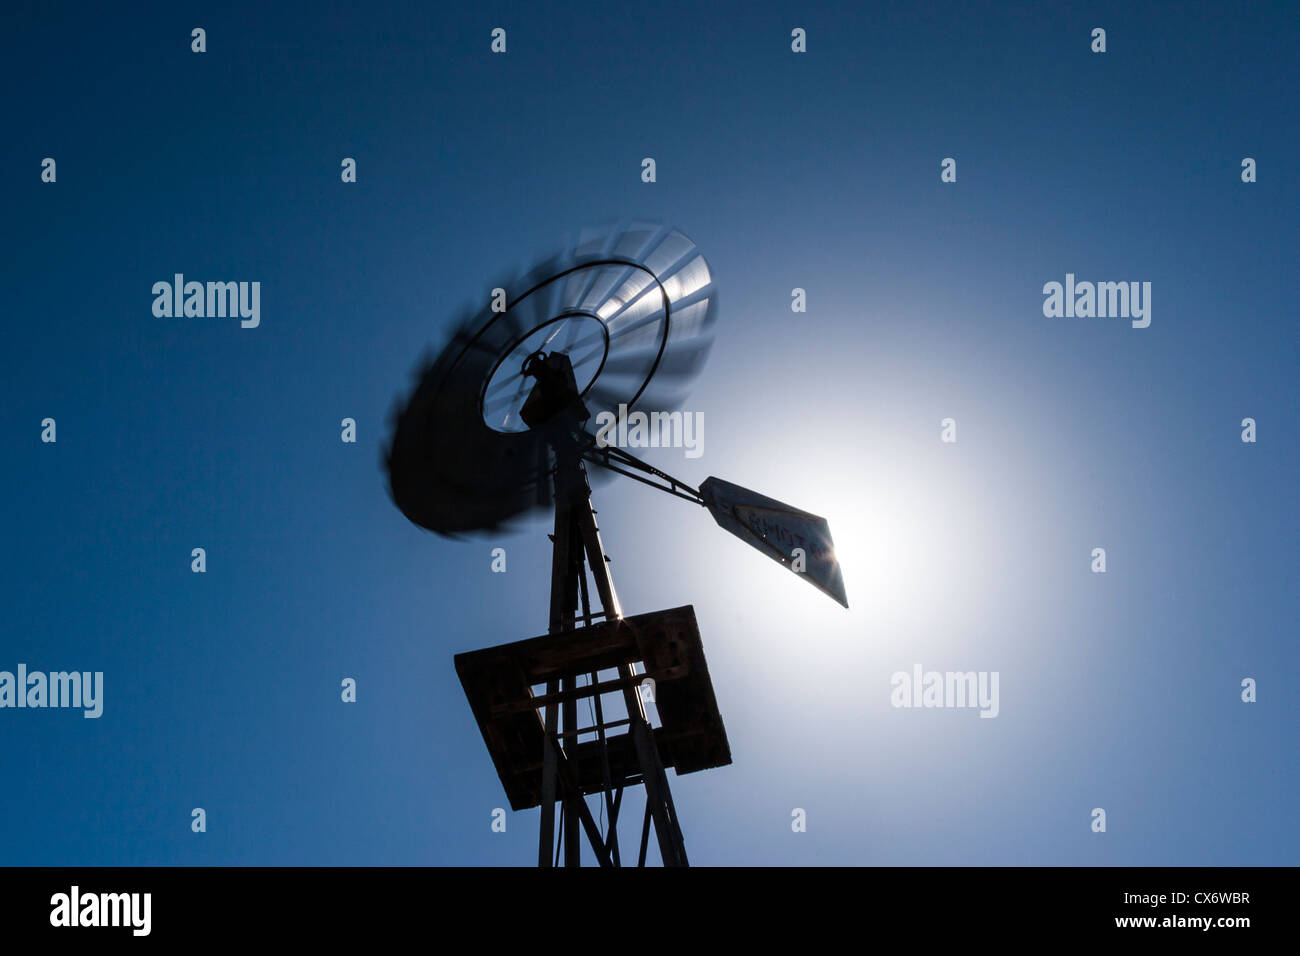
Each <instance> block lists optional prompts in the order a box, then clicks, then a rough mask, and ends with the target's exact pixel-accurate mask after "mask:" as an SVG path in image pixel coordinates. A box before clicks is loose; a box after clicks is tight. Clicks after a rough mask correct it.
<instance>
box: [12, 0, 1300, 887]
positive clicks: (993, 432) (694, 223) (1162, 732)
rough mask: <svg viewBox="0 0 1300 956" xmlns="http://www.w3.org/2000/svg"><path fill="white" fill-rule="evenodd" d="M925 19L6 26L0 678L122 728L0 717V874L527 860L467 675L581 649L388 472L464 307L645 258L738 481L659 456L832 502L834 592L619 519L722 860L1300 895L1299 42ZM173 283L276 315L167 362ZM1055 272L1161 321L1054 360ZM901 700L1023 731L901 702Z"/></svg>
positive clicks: (1185, 23) (346, 18) (1009, 17)
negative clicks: (436, 526) (1047, 308)
mask: <svg viewBox="0 0 1300 956" xmlns="http://www.w3.org/2000/svg"><path fill="white" fill-rule="evenodd" d="M920 6H921V5H914V4H890V5H879V4H861V5H858V4H835V5H814V4H794V3H792V4H772V3H761V2H760V3H749V4H744V5H735V6H721V5H701V4H697V3H666V4H652V5H637V6H636V7H632V6H631V5H628V6H626V7H625V8H623V5H611V4H586V5H578V4H564V5H563V6H562V7H561V6H556V7H553V8H551V9H544V8H543V7H541V6H540V5H537V4H510V5H505V4H500V3H486V4H484V3H476V4H457V5H451V4H421V3H409V4H402V5H396V6H390V5H386V4H375V3H367V4H355V5H338V4H328V5H318V4H301V5H283V4H271V5H265V4H256V5H253V4H217V5H203V4H156V5H152V6H145V5H138V6H133V7H132V8H131V9H126V8H118V7H112V8H108V7H96V8H94V9H92V8H91V5H89V4H82V5H65V4H58V3H53V4H50V3H42V4H39V5H38V4H26V3H23V4H17V5H13V4H11V5H9V6H8V7H7V9H6V13H5V14H4V22H5V26H4V29H3V31H0V33H3V39H2V40H0V44H3V48H2V49H0V52H3V56H0V74H2V75H3V77H4V88H5V89H6V90H7V91H8V93H7V95H6V96H5V98H4V106H3V110H4V122H3V128H4V131H5V137H4V147H3V150H2V151H0V162H2V163H3V170H2V172H3V183H4V186H3V190H4V208H5V211H6V221H7V223H8V232H9V237H10V238H9V241H8V243H7V246H6V253H5V255H4V257H3V261H2V262H0V275H3V289H4V302H5V310H4V312H5V323H4V327H5V330H6V334H7V338H8V341H7V343H6V348H5V352H6V354H7V356H8V361H7V363H6V368H5V374H4V375H3V376H0V390H2V391H0V396H2V398H3V401H2V402H0V434H2V435H4V436H5V440H6V445H7V448H8V454H7V456H6V468H5V470H4V478H3V482H4V491H5V493H4V494H3V495H2V496H0V501H2V502H3V505H2V506H0V507H2V508H3V510H2V511H0V520H3V524H4V527H5V530H6V535H5V538H6V542H7V547H5V549H4V558H3V560H4V563H5V566H4V575H3V580H4V585H3V595H4V607H5V621H4V624H3V626H0V669H8V670H12V669H13V668H14V666H15V665H16V664H17V663H18V662H20V661H21V662H25V663H27V664H28V666H29V667H30V668H33V669H40V670H61V669H77V670H102V671H104V672H105V705H104V715H103V717H102V718H101V719H99V720H85V719H82V717H81V716H80V714H79V713H77V712H70V711H57V710H45V711H33V710H21V711H19V710H3V711H0V768H2V771H0V780H2V783H0V863H10V864H353V863H356V864H387V863H396V864H427V863H435V864H441V863H467V864H529V863H531V862H532V861H533V860H534V859H535V852H536V851H535V845H536V832H537V813H536V811H532V812H529V813H523V814H511V815H510V817H509V824H508V830H507V832H506V833H505V834H494V833H492V832H491V830H490V822H491V816H490V815H491V811H492V809H493V808H494V807H498V806H503V805H504V804H505V799H504V796H503V794H502V791H501V787H500V784H499V782H498V780H497V778H496V775H495V773H494V771H493V768H492V766H491V763H490V761H489V759H488V756H487V753H486V750H485V748H484V746H483V743H482V740H481V738H480V737H479V734H478V731H477V729H476V727H475V725H474V722H473V719H472V717H471V714H470V711H469V707H468V705H467V704H466V702H465V700H464V696H463V693H462V690H461V688H460V685H459V682H458V681H457V679H456V676H455V672H454V670H453V668H452V655H453V654H454V653H456V652H458V651H462V650H468V649H472V648H478V647H484V646H488V645H490V644H494V643H501V642H504V641H508V640H514V639H518V638H523V637H529V636H533V635H535V634H538V633H541V632H542V631H543V630H544V629H545V621H546V603H547V573H548V569H549V555H548V550H547V547H548V546H547V542H546V538H545V530H546V527H545V526H546V521H545V520H544V519H539V520H538V521H536V522H535V523H534V524H532V525H531V526H530V527H526V528H525V529H523V530H522V531H521V532H519V533H516V534H512V535H510V536H503V537H501V538H488V539H483V540H476V541H468V542H451V541H445V540H442V539H439V538H437V537H435V536H432V535H430V534H427V533H425V532H421V531H419V530H418V529H416V528H414V527H413V526H411V525H410V524H409V523H408V522H407V521H406V520H405V519H404V518H403V517H402V516H401V514H400V513H399V512H398V511H397V510H396V509H395V508H394V507H393V506H392V505H391V503H390V502H389V500H388V498H387V496H386V493H385V488H384V481H383V476H382V473H381V470H380V466H379V447H380V444H381V442H382V440H383V438H384V436H385V433H386V428H387V425H386V416H387V413H388V410H389V409H390V407H391V405H392V403H393V401H394V399H395V397H396V396H397V395H398V393H399V392H401V391H402V390H404V389H405V387H406V385H407V382H408V376H409V373H410V371H411V370H412V368H413V366H414V365H415V361H416V357H417V355H418V353H419V352H420V351H421V350H422V349H423V348H424V347H425V346H426V345H427V344H429V343H431V342H434V341H437V340H438V338H439V336H440V335H441V334H442V332H443V330H444V328H445V324H446V322H447V320H448V319H449V318H450V317H451V316H452V315H453V313H454V312H455V311H456V310H457V308H458V307H459V306H460V305H461V304H462V303H465V302H468V301H470V300H474V301H486V295H487V287H488V285H489V284H490V280H492V279H494V278H495V277H496V276H498V275H499V274H500V273H501V270H502V269H503V268H508V267H510V266H511V265H512V264H516V263H518V264H520V265H525V264H529V263H531V262H532V261H533V260H534V259H536V258H537V257H540V256H543V255H545V254H548V253H550V252H553V251H556V250H558V249H559V248H560V246H561V244H562V243H563V241H564V239H565V237H566V236H569V235H572V234H573V233H574V232H575V231H576V230H578V229H579V228H581V227H583V226H586V225H588V224H589V223H592V222H596V221H603V220H607V219H610V218H620V217H626V218H649V219H655V220H660V221H664V222H668V223H672V224H674V225H676V226H678V227H680V228H681V229H682V230H684V231H685V232H686V233H688V234H689V235H690V236H691V237H692V238H693V239H695V241H696V242H697V243H698V244H699V245H700V247H701V249H702V250H703V251H704V253H705V254H706V255H707V256H708V257H709V260H710V263H711V265H712V267H713V269H714V273H715V277H716V280H717V282H718V284H719V290H720V293H721V297H720V301H721V313H720V320H719V325H718V335H717V344H716V348H715V350H714V353H713V354H712V356H711V357H710V359H709V362H708V364H707V365H706V367H705V372H704V376H703V378H702V379H701V381H700V383H699V384H698V386H697V388H696V390H695V392H694V393H693V396H692V398H691V400H690V403H689V404H688V406H687V407H688V409H690V410H692V411H700V412H703V413H704V416H705V421H706V428H705V435H704V438H705V445H704V449H705V453H704V456H703V457H702V458H700V459H696V460H688V459H686V458H685V457H684V456H683V454H682V453H681V452H680V451H671V450H659V451H654V452H649V453H647V455H646V457H647V458H648V459H649V460H650V461H652V462H653V463H654V464H657V465H659V466H660V467H663V468H666V469H668V470H670V471H673V472H674V473H676V474H678V475H679V476H680V477H682V478H683V479H685V480H687V481H693V482H695V483H698V482H699V481H701V480H702V479H703V478H704V477H706V476H707V475H710V474H715V475H718V476H719V477H722V478H726V479H728V480H731V481H736V482H739V483H741V484H744V485H747V486H750V487H754V488H756V489H759V490H761V491H763V492H765V493H767V494H770V495H772V496H774V497H777V498H780V499H782V500H786V501H789V502H791V503H793V504H796V505H798V506H801V507H803V508H806V509H808V510H811V511H814V512H817V513H820V514H824V515H826V516H827V517H828V518H829V519H830V522H831V527H832V530H833V531H834V533H835V536H836V540H837V544H838V545H839V547H840V551H841V556H842V560H843V565H844V576H845V581H846V585H847V588H848V593H849V600H850V604H851V609H850V610H848V611H845V610H844V609H842V608H840V607H838V606H837V605H835V604H833V603H832V602H831V601H829V600H828V599H827V598H826V597H824V596H823V595H821V594H820V593H819V592H817V591H815V590H814V589H813V588H810V587H808V586H807V584H805V583H803V582H800V581H798V580H797V579H795V578H794V577H793V576H791V575H788V574H787V573H786V572H783V571H782V570H781V569H779V568H778V567H776V566H775V565H774V564H772V563H771V562H770V561H769V560H767V559H766V558H764V557H762V556H761V555H759V554H757V553H756V552H751V551H750V550H748V549H746V548H745V546H744V545H743V544H741V543H740V542H739V541H737V540H735V539H734V538H732V537H731V536H729V535H727V534H726V533H725V532H723V531H721V530H720V529H718V528H717V527H716V526H715V525H714V524H713V522H712V520H711V519H710V518H709V517H708V515H707V514H706V513H704V512H703V511H702V510H700V509H696V508H694V507H693V506H691V505H688V504H686V503H683V502H679V501H675V500H673V499H669V498H667V497H665V496H660V495H656V494H655V493H654V492H652V491H650V490H649V489H646V488H643V487H642V486H639V485H635V484H633V483H630V482H629V483H625V485H613V486H608V487H606V488H604V489H602V490H601V491H600V497H599V499H598V503H597V506H598V507H599V508H600V510H601V519H602V532H603V534H604V536H605V539H606V544H607V548H608V550H609V552H610V553H611V555H612V557H613V559H614V563H613V570H614V574H615V580H616V583H617V586H618V588H619V592H620V596H621V598H622V601H623V605H624V608H625V609H626V611H627V612H628V613H639V612H643V611H650V610H655V609H659V608H663V607H674V606H677V605H680V604H686V603H692V604H694V606H695V608H696V612H697V615H698V618H699V622H700V626H701V629H702V633H703V637H704V642H705V648H706V650H707V652H708V655H709V662H710V667H711V671H712V675H713V682H714V687H715V690H716V694H717V698H718V701H719V704H720V706H721V709H722V713H723V715H724V718H725V720H726V724H727V730H728V735H729V738H730V742H731V747H732V751H733V755H734V761H735V762H734V764H733V765H732V766H730V767H727V768H723V769H720V770H715V771H709V772H706V773H702V774H695V775H691V776H687V777H674V778H673V784H674V797H675V800H676V803H677V807H678V809H679V811H680V813H681V816H682V820H683V826H684V830H685V836H686V841H687V848H688V850H689V852H690V854H691V858H692V861H693V862H695V863H703V864H728V863H741V864H750V863H778V864H813V863H839V864H857V863H882V864H1283V863H1285V864H1295V863H1297V862H1300V839H1297V828H1296V825H1295V818H1294V813H1295V807H1296V805H1297V803H1298V802H1300V801H1298V800H1297V797H1298V796H1300V794H1298V793H1297V789H1298V787H1297V761H1298V757H1297V753H1298V751H1297V747H1296V730H1297V726H1300V706H1298V705H1297V699H1296V693H1295V681H1296V675H1297V672H1298V671H1300V667H1298V665H1300V659H1298V658H1300V654H1298V652H1297V650H1296V647H1297V643H1296V624H1295V622H1296V619H1297V611H1298V610H1300V607H1298V606H1300V590H1297V589H1296V587H1295V585H1294V579H1295V577H1296V571H1297V553H1296V543H1297V532H1298V531H1300V527H1298V523H1300V522H1298V516H1300V509H1298V507H1297V504H1298V502H1297V491H1296V489H1297V465H1298V464H1300V458H1298V456H1297V450H1296V437H1295V436H1296V430H1297V427H1298V426H1300V407H1298V404H1297V401H1296V394H1295V381H1296V369H1297V360H1298V359H1300V346H1298V335H1297V330H1296V324H1295V323H1296V316H1295V304H1296V285H1295V283H1296V274H1297V273H1296V262H1295V257H1296V250H1297V248H1298V247H1300V243H1298V241H1297V240H1298V239H1300V235H1298V230H1297V226H1296V210H1297V209H1298V208H1300V203H1298V202H1297V199H1298V191H1300V187H1298V186H1297V176H1296V174H1295V169H1294V164H1295V160H1296V157H1297V155H1300V143H1298V142H1297V134H1296V129H1297V111H1296V101H1295V96H1294V92H1295V90H1296V88H1297V79H1298V77H1297V73H1298V72H1300V71H1298V70H1297V66H1296V64H1297V63H1300V26H1298V20H1300V18H1298V17H1297V14H1296V9H1295V6H1294V5H1293V4H1290V3H1277V4H1252V5H1248V6H1244V7H1243V6H1238V5H1231V4H1223V5H1204V4H1195V3H1193V4H1172V3H1171V4H1166V5H1160V6H1153V5H1148V4H1132V3H1113V4H1051V5H1038V4H1021V5H1006V4H997V5H978V4H971V5H962V6H961V7H957V6H956V5H953V6H952V7H948V6H947V5H945V6H944V7H943V9H933V10H932V9H929V8H926V9H918V7H920ZM1044 7H1050V9H1044ZM195 26H202V27H204V28H205V29H206V30H207V34H208V52H207V53H205V54H203V55H195V54H192V53H191V52H190V50H189V43H190V41H189V32H190V29H191V28H192V27H195ZM497 26H501V27H504V28H506V29H507V30H508V42H509V52H508V53H507V54H506V55H505V56H492V55H490V54H489V52H488V44H489V31H490V30H491V29H492V28H493V27H497ZM795 26H802V27H804V28H805V29H806V30H807V31H808V48H809V52H808V53H807V54H806V55H802V56H797V55H794V54H792V53H791V52H790V46H789V42H790V41H789V36H790V30H791V29H792V28H793V27H795ZM1095 26H1101V27H1104V28H1105V29H1106V30H1107V33H1108V47H1109V50H1108V52H1107V53H1106V54H1105V55H1094V54H1092V53H1091V52H1090V51H1089V33H1090V30H1091V29H1092V28H1093V27H1095ZM46 156H51V157H54V158H55V159H56V160H57V162H58V182H57V183H56V184H54V185H47V184H42V183H41V182H40V180H39V173H40V161H41V159H42V158H43V157H46ZM344 156H352V157H355V158H356V159H357V161H358V172H359V177H358V178H359V182H357V183H356V184H355V185H343V184H342V183H341V182H340V181H339V162H340V160H341V158H342V157H344ZM644 156H653V157H655V159H656V160H657V163H658V182H657V183H655V184H652V185H649V184H644V183H642V182H641V180H640V175H639V174H640V161H641V159H642V157H644ZM947 156H952V157H955V158H956V159H957V162H958V182H957V183H956V184H948V185H945V184H941V183H940V181H939V163H940V160H941V159H942V158H943V157H947ZM1245 156H1251V157H1254V158H1255V159H1256V160H1257V161H1258V169H1259V182H1258V183H1255V184H1253V185H1245V184H1243V183H1242V182H1241V181H1240V162H1241V159H1242V157H1245ZM174 272H184V273H185V274H186V275H187V276H188V277H190V278H195V279H212V280H225V279H236V280H258V281H260V282H261V283H262V324H261V327H260V328H258V329H255V330H243V329H241V328H239V325H238V322H237V321H233V320H206V319H158V318H155V317H154V316H153V315H152V312H151V305H152V299H153V297H152V295H151V293H150V288H151V286H152V284H153V283H154V282H156V281H159V280H170V278H171V276H172V274H173V273H174ZM1067 272H1073V273H1075V274H1076V275H1078V276H1079V278H1080V279H1093V280H1145V281H1150V282H1151V283H1152V285H1153V293H1152V305H1153V310H1152V323H1151V326H1150V328H1148V329H1145V330H1135V329H1132V328H1130V327H1129V326H1128V323H1127V322H1123V321H1116V320H1101V319H1047V318H1044V316H1043V314H1042V293H1041V288H1042V285H1043V283H1045V282H1048V281H1053V280H1055V281H1061V280H1062V279H1063V278H1064V276H1065V273H1067ZM796 286H799V287H803V288H805V289H807V293H808V312H807V313H806V314H798V315H796V314H792V313H791V311H790V307H789V303H790V290H791V289H792V288H793V287H796ZM47 416H49V417H54V418H55V419H57V421H58V443H57V444H55V445H46V444H42V443H41V442H40V440H39V432H40V425H39V423H40V421H41V419H43V418H45V417H47ZM345 416H351V417H354V418H356V420H357V421H358V423H359V434H360V440H359V442H358V444H356V445H345V444H342V443H341V442H340V441H339V427H338V426H339V421H340V419H342V418H343V417H345ZM1246 416H1250V417H1254V418H1255V419H1256V420H1257V421H1258V427H1259V441H1258V443H1257V444H1254V445H1247V444H1243V443H1242V442H1241V441H1240V438H1239V432H1240V424H1239V423H1240V421H1241V419H1242V418H1243V417H1246ZM945 417H953V418H955V419H956V420H957V422H958V442H957V444H955V445H946V444H942V443H941V442H940V441H939V423H940V420H941V419H943V418H945ZM498 545H501V546H504V547H506V548H507V550H508V556H509V558H508V560H509V565H508V566H509V571H508V573H506V574H504V575H494V574H492V573H490V570H489V564H490V557H489V552H490V550H491V548H493V547H495V546H498ZM198 546H201V547H204V548H206V549H207V553H208V571H207V573H206V574H205V575H195V574H192V573H191V572H190V569H189V563H190V557H189V554H190V549H191V548H193V547H198ZM1098 546H1100V547H1105V548H1106V549H1107V552H1108V565H1109V570H1108V572H1107V573H1106V574H1105V575H1095V574H1092V573H1090V571H1089V561H1090V558H1089V554H1090V551H1091V549H1092V548H1094V547H1098ZM914 663H920V664H922V665H923V666H924V667H925V668H926V669H936V670H990V671H991V670H996V671H999V672H1000V674H1001V714H1000V716H999V717H998V718H997V719H996V720H981V719H978V718H977V717H976V714H975V712H973V711H947V710H929V711H927V710H897V709H894V708H892V707H891V706H890V703H889V695H890V686H889V677H890V675H891V674H892V673H893V672H895V671H897V670H910V668H911V667H912V665H913V664H914ZM344 676H352V677H355V678H356V679H357V680H358V683H359V695H358V696H359V700H358V702H357V703H356V704H355V705H344V704H342V703H341V702H340V701H339V681H340V680H341V679H342V678H343V677H344ZM1247 676H1250V677H1254V678H1256V679H1257V680H1258V682H1259V697H1260V699H1259V702H1258V703H1256V704H1253V705H1246V704H1243V703H1241V702H1240V700H1239V693H1240V688H1239V684H1240V681H1241V679H1242V678H1243V677H1247ZM198 806H201V807H204V808H205V809H206V810H207V813H208V832H207V833H205V834H202V835H196V834H193V833H191V831H190V827H189V823H190V810H191V808H193V807H198ZM795 807H800V808H803V809H805V810H806V811H807V815H808V830H807V832H806V833H802V834H795V833H792V832H791V827H790V813H791V810H792V808H795ZM1093 807H1104V808H1106V810H1107V812H1108V815H1109V820H1108V832H1107V833H1106V834H1104V835H1098V834H1094V833H1092V832H1091V831H1090V829H1089V823H1090V817H1089V812H1090V811H1091V809H1092V808H1093Z"/></svg>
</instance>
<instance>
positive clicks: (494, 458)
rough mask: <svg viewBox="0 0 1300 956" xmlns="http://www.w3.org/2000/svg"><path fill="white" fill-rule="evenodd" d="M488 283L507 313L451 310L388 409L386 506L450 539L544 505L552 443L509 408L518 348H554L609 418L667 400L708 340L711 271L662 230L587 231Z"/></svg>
mask: <svg viewBox="0 0 1300 956" xmlns="http://www.w3.org/2000/svg"><path fill="white" fill-rule="evenodd" d="M498 285H499V286H500V287H502V288H504V289H505V290H506V293H507V304H506V309H505V311H504V312H492V311H491V310H490V309H487V310H484V311H483V312H482V313H480V314H477V315H475V314H468V315H465V316H462V317H461V319H460V320H459V321H458V322H457V323H456V325H455V329H454V331H453V332H452V334H451V336H450V338H449V340H448V342H447V344H446V345H445V346H444V348H443V349H442V351H441V353H440V354H439V355H438V356H437V358H436V359H434V360H433V361H431V362H427V363H425V365H424V367H423V369H422V370H421V371H420V373H419V381H418V384H417V386H416V388H415V390H414V392H413V393H412V395H411V396H410V397H409V398H408V399H407V400H406V402H405V403H404V404H403V406H402V407H401V408H400V409H399V410H398V411H397V412H396V414H395V415H394V422H393V433H392V438H391V441H390V444H389V447H388V449H387V451H386V454H385V456H384V464H385V467H386V470H387V472H388V479H389V489H390V492H391V494H392V497H393V501H394V503H396V505H397V507H398V508H399V509H400V510H401V511H402V513H403V514H405V515H406V516H407V518H409V519H410V520H411V521H412V522H414V523H415V524H417V525H420V526H421V527H424V528H428V529H429V530H431V531H435V532H438V533H439V534H443V535H447V536H453V537H454V536H457V535H461V534H465V533H472V532H477V531H492V530H496V529H499V528H500V527H501V526H502V525H503V524H505V523H507V522H509V521H510V520H511V519H515V518H518V517H520V516H523V515H525V514H526V513H528V512H529V511H531V510H534V509H537V508H544V507H547V506H549V505H550V504H551V503H552V502H553V489H552V487H551V484H552V478H553V474H554V460H553V458H554V456H553V451H552V449H551V447H550V444H549V442H548V439H547V436H545V435H544V434H542V433H541V432H540V431H538V430H534V429H530V428H529V427H528V426H527V424H525V423H524V421H523V420H522V418H521V417H520V411H521V409H522V408H523V404H524V402H525V401H526V400H527V398H528V396H529V394H530V393H531V390H532V387H533V385H534V382H533V380H532V379H531V378H529V376H527V375H525V374H524V371H523V368H524V363H525V361H526V360H527V359H528V357H529V356H531V355H533V354H534V353H538V352H542V353H545V354H552V353H558V354H563V355H565V356H566V357H567V358H568V360H569V363H570V365H571V367H572V369H573V373H574V377H575V381H576V382H577V387H578V389H579V392H580V395H581V398H582V400H583V402H584V403H585V405H586V407H587V408H588V410H589V411H590V413H591V414H592V415H598V414H600V413H601V412H611V413H614V414H615V415H618V414H620V413H624V412H628V411H632V410H642V411H646V412H653V411H668V410H671V409H673V408H676V407H677V406H678V405H679V404H680V403H681V401H682V399H683V398H685V396H686V394H687V391H688V389H689V386H690V383H691V382H692V381H693V379H694V377H695V375H696V374H697V373H698V372H699V370H700V368H701V367H702V365H703V362H704V359H705V358H706V357H707V355H708V352H709V348H710V346H711V344H712V335H713V324H714V320H715V318H716V314H717V292H716V288H715V286H714V284H713V279H712V275H711V273H710V271H709V267H708V264H707V262H706V261H705V260H704V257H703V256H702V255H700V254H699V252H698V251H697V250H696V248H695V245H694V243H692V242H691V241H690V240H689V239H688V238H687V237H686V236H684V235H683V234H682V233H680V232H678V231H676V230H673V229H666V228H663V227H660V226H654V225H646V224H637V225H633V226H631V227H629V228H627V229H624V230H621V231H617V230H616V231H611V232H609V233H606V234H600V235H594V236H590V237H587V238H586V239H585V240H584V241H582V242H580V243H579V244H577V245H576V246H575V247H574V248H573V249H572V250H570V251H569V252H566V253H564V254H562V255H559V256H556V257H555V258H553V259H550V260H548V261H546V262H544V263H542V264H541V265H540V266H538V267H537V268H535V269H533V270H532V271H531V272H529V273H528V274H526V275H524V276H521V277H518V278H516V279H513V280H511V281H507V282H502V283H498Z"/></svg>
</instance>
